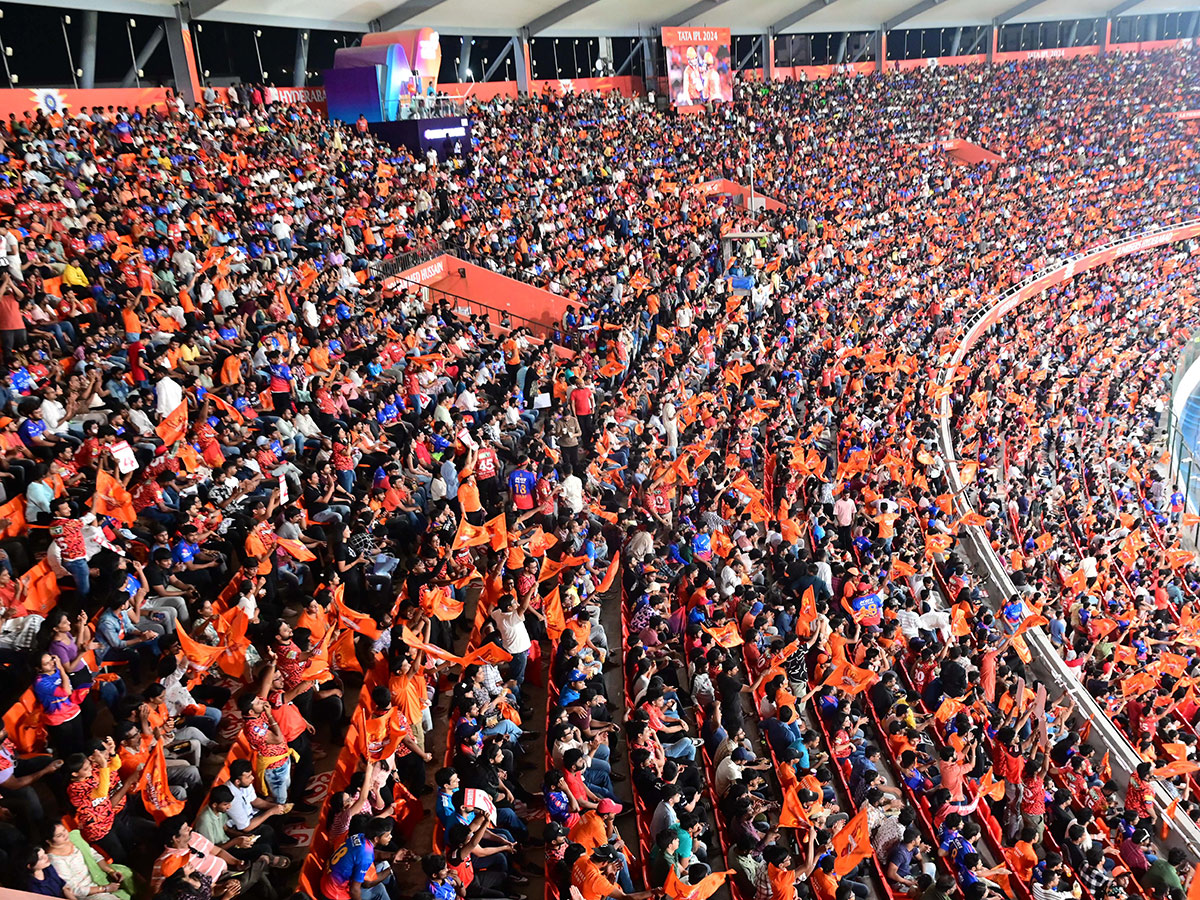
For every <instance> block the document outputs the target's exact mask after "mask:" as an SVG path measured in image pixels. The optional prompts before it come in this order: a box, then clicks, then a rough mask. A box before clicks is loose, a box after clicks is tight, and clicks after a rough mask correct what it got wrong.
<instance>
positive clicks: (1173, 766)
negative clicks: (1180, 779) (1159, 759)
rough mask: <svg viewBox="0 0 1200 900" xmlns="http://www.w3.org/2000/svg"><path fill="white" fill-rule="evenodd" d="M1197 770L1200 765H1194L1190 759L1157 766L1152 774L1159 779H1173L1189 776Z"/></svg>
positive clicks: (1199, 768)
mask: <svg viewBox="0 0 1200 900" xmlns="http://www.w3.org/2000/svg"><path fill="white" fill-rule="evenodd" d="M1198 770H1200V763H1194V762H1192V761H1191V760H1190V759H1177V760H1175V761H1174V762H1169V763H1167V764H1166V765H1165V766H1159V767H1158V768H1157V769H1155V770H1154V774H1155V775H1156V776H1157V777H1159V778H1174V777H1175V776H1176V775H1190V774H1191V773H1192V772H1195V771H1198Z"/></svg>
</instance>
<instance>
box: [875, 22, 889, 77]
mask: <svg viewBox="0 0 1200 900" xmlns="http://www.w3.org/2000/svg"><path fill="white" fill-rule="evenodd" d="M886 68H887V32H886V31H884V30H883V28H882V26H881V27H880V29H879V30H878V31H876V32H875V71H876V72H882V71H883V70H884V69H886Z"/></svg>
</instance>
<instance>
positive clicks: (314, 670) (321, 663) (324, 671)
mask: <svg viewBox="0 0 1200 900" xmlns="http://www.w3.org/2000/svg"><path fill="white" fill-rule="evenodd" d="M336 633H337V629H336V628H330V629H329V630H327V631H326V632H325V636H324V637H323V638H321V643H319V644H318V645H317V648H316V649H315V650H314V651H313V653H312V655H311V656H310V657H309V658H308V659H307V660H306V661H305V663H304V669H303V671H301V672H300V677H301V678H302V679H304V680H305V681H328V680H329V678H330V677H331V676H332V675H333V671H332V669H333V659H332V657H331V656H330V654H329V648H330V646H331V645H332V644H333V636H334V634H336ZM352 633H353V632H350V631H346V634H352Z"/></svg>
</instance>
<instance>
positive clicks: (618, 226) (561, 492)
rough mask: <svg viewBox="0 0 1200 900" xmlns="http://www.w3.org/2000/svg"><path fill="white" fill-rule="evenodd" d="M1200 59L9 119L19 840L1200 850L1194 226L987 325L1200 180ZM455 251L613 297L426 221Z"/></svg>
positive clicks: (191, 871) (329, 860) (386, 859)
mask: <svg viewBox="0 0 1200 900" xmlns="http://www.w3.org/2000/svg"><path fill="white" fill-rule="evenodd" d="M1198 66H1200V63H1198V61H1197V56H1196V55H1195V53H1194V52H1192V51H1190V50H1185V51H1177V52H1176V51H1172V52H1164V53H1147V54H1140V55H1136V56H1129V57H1124V56H1110V57H1107V58H1079V59H1073V60H1054V61H1037V62H1028V63H1013V64H1007V65H1003V66H995V67H990V68H985V67H982V66H968V67H961V68H950V67H940V68H937V69H929V70H923V69H918V70H912V71H908V72H897V73H888V74H885V75H881V76H872V77H858V78H841V77H836V78H831V79H827V80H824V81H820V82H813V83H800V84H797V83H781V84H774V85H739V86H738V88H737V92H736V96H735V100H734V102H732V103H730V104H725V105H723V106H721V107H719V108H717V109H714V110H710V111H707V112H705V113H703V114H700V115H694V116H677V115H675V114H674V113H672V112H659V111H656V110H654V109H653V108H652V107H650V106H648V105H645V104H642V103H639V102H636V101H630V100H627V99H623V98H620V97H617V96H599V95H581V96H576V95H573V94H568V95H566V96H547V97H542V98H535V99H533V100H528V101H526V100H521V101H515V100H506V99H499V100H495V101H492V102H490V103H486V104H476V105H475V106H473V107H472V109H471V110H470V113H471V115H472V118H473V120H474V132H475V134H476V140H475V142H474V146H473V148H472V150H473V152H472V154H471V155H470V156H469V157H464V158H458V159H452V160H449V161H440V162H439V161H438V160H437V159H436V158H435V157H434V156H431V157H412V156H410V155H408V154H407V153H405V152H403V151H398V150H395V149H393V148H390V147H387V146H386V145H384V144H382V143H379V142H377V141H376V140H375V139H374V138H372V137H371V136H369V135H365V134H361V133H359V132H357V131H356V130H352V129H346V128H344V127H342V126H340V125H337V124H332V123H329V122H325V121H322V120H320V119H318V118H316V117H315V116H314V115H312V114H310V113H309V112H306V111H305V110H304V109H302V108H296V107H289V106H286V105H282V104H278V103H274V104H264V103H262V102H259V101H261V99H262V94H261V93H259V94H257V95H256V94H255V93H254V92H253V91H246V92H241V93H239V94H236V95H235V96H236V98H237V102H236V103H234V104H233V105H228V104H227V105H224V106H208V107H203V106H201V107H197V108H194V109H191V108H186V107H184V108H182V109H180V107H179V106H175V105H173V106H170V107H166V108H154V109H149V110H145V109H137V110H126V109H102V108H98V107H97V108H94V109H87V108H81V109H78V110H74V109H72V110H68V111H66V112H65V113H64V112H59V113H54V114H50V115H46V114H42V113H38V114H36V115H32V114H31V115H27V116H24V117H14V118H13V119H11V120H10V122H9V123H8V128H7V132H6V134H5V135H3V136H2V144H3V146H0V178H2V179H3V184H2V185H0V217H2V218H3V223H4V237H3V241H4V243H3V246H2V247H0V255H2V256H3V260H2V262H0V265H2V266H3V271H2V273H0V365H2V369H3V375H4V379H3V382H2V383H0V406H2V407H3V408H2V409H0V415H2V419H0V441H2V446H0V490H3V496H2V498H0V499H2V504H0V529H2V530H3V535H2V537H0V605H2V606H3V610H4V612H3V621H2V624H0V662H2V663H3V664H4V665H5V666H6V667H7V669H8V672H9V674H10V675H11V676H12V677H10V678H7V679H5V681H4V685H5V688H6V690H7V696H6V697H5V705H6V708H7V712H6V713H5V714H4V715H3V735H2V738H3V743H0V810H3V812H2V813H0V866H3V875H0V880H2V881H3V883H4V884H5V885H8V886H12V887H16V888H20V889H24V890H30V891H33V892H35V893H38V894H43V895H48V896H59V897H64V898H68V900H73V898H77V897H83V896H96V895H108V894H111V895H114V896H116V897H119V898H122V900H128V898H131V897H135V896H139V895H140V896H156V897H159V896H162V897H169V898H187V900H193V898H199V900H209V898H214V897H215V898H230V897H233V896H236V895H239V894H246V895H254V896H261V897H264V898H268V900H270V898H273V897H276V896H290V895H291V894H292V893H293V892H294V891H300V892H303V894H304V895H306V896H309V897H314V898H315V897H325V898H328V900H348V898H353V900H363V898H367V900H383V898H391V900H399V898H400V897H405V898H407V897H413V896H416V897H420V898H422V900H425V898H426V897H432V898H435V900H457V898H460V897H461V898H495V900H500V898H512V900H523V898H524V897H525V896H527V895H528V894H529V892H530V891H535V890H536V891H540V890H541V889H542V884H544V885H545V891H546V896H547V897H558V898H559V900H568V898H573V900H601V898H606V897H609V898H615V900H641V898H647V897H650V896H654V897H656V898H659V897H662V896H664V895H665V896H667V897H670V898H672V900H706V898H708V897H710V896H713V895H714V894H718V892H728V893H729V894H730V895H731V896H734V897H736V898H740V900H801V898H805V900H807V898H812V900H849V898H852V897H854V898H860V900H861V898H867V897H880V896H883V897H891V898H900V897H908V898H921V900H944V898H951V897H956V898H957V897H961V898H964V900H981V898H989V897H1001V896H1003V897H1017V898H1022V900H1025V898H1034V900H1059V898H1062V900H1065V898H1066V897H1068V896H1072V897H1075V898H1081V897H1086V898H1089V900H1103V898H1117V897H1124V896H1139V897H1145V898H1148V900H1160V898H1171V900H1176V898H1185V897H1187V898H1192V900H1194V898H1195V897H1196V896H1197V894H1198V893H1200V880H1198V879H1196V878H1195V877H1194V875H1193V872H1192V865H1191V863H1192V860H1191V859H1190V858H1189V855H1188V852H1187V851H1186V850H1184V849H1183V847H1182V846H1181V845H1180V844H1179V842H1178V840H1177V838H1178V836H1177V835H1173V834H1172V831H1171V823H1172V822H1173V821H1175V820H1176V818H1177V816H1179V815H1181V814H1182V815H1185V816H1187V817H1190V818H1191V819H1192V820H1193V821H1196V820H1197V819H1198V818H1200V804H1198V803H1197V800H1196V796H1195V794H1196V791H1195V790H1194V787H1197V786H1200V782H1198V781H1197V772H1198V771H1200V760H1197V757H1196V744H1197V738H1196V732H1195V727H1194V726H1195V720H1196V717H1197V714H1198V713H1200V699H1198V697H1197V684H1198V682H1197V679H1198V678H1200V673H1198V672H1197V665H1198V663H1200V660H1198V658H1197V655H1198V648H1200V610H1198V609H1197V607H1196V606H1195V605H1194V604H1195V595H1196V593H1197V590H1198V582H1200V579H1198V577H1197V569H1196V565H1195V557H1194V555H1193V553H1192V551H1191V550H1190V548H1189V546H1188V545H1186V544H1185V543H1184V539H1185V538H1186V537H1187V532H1188V529H1193V528H1194V527H1195V526H1196V525H1197V524H1198V523H1200V515H1198V514H1197V513H1195V512H1194V511H1193V510H1191V509H1190V508H1189V507H1188V505H1187V499H1186V497H1185V494H1184V491H1183V489H1182V488H1181V487H1180V485H1179V483H1178V482H1177V480H1176V479H1175V477H1174V475H1173V474H1172V473H1173V471H1174V470H1173V468H1172V465H1171V463H1172V459H1171V456H1170V454H1169V453H1166V452H1165V450H1164V447H1165V442H1164V434H1163V429H1164V428H1165V427H1166V425H1167V415H1166V411H1167V409H1168V407H1169V405H1170V397H1171V387H1172V380H1173V375H1174V371H1175V366H1176V363H1177V360H1178V358H1179V356H1180V353H1181V350H1182V348H1183V346H1184V344H1186V342H1187V341H1188V340H1189V339H1190V337H1191V335H1192V333H1193V331H1194V329H1195V326H1196V322H1195V321H1194V319H1195V316H1196V312H1195V307H1196V305H1195V293H1196V290H1197V285H1196V279H1197V264H1196V262H1195V259H1194V254H1195V251H1196V249H1197V247H1196V244H1195V241H1175V242H1170V243H1166V244H1162V245H1160V246H1155V247H1148V248H1145V249H1143V251H1142V252H1139V253H1136V254H1131V255H1129V256H1128V257H1125V258H1123V259H1121V260H1118V261H1115V262H1111V263H1108V264H1106V265H1104V266H1100V267H1098V268H1095V269H1092V270H1089V271H1086V272H1080V273H1077V274H1074V275H1073V276H1072V277H1070V278H1068V279H1067V280H1065V281H1063V282H1061V283H1059V284H1057V285H1055V286H1054V287H1052V288H1050V289H1048V290H1047V291H1046V292H1044V293H1043V294H1041V295H1039V296H1037V297H1035V298H1030V299H1029V300H1028V301H1026V302H1025V303H1024V304H1023V305H1021V306H1020V307H1019V308H1018V309H1016V310H1014V311H1012V312H1011V313H1010V314H1008V315H1006V316H1005V317H1002V318H1001V319H1000V320H999V321H998V322H997V323H996V324H995V325H994V326H992V327H991V328H990V329H988V330H987V331H985V333H984V334H983V335H982V336H981V337H980V338H979V340H977V341H976V342H975V343H974V345H973V346H972V347H971V348H969V349H968V350H967V351H966V352H965V354H964V355H963V356H962V358H961V362H960V363H959V364H958V365H957V366H954V365H951V363H950V361H951V359H952V357H953V356H954V354H955V353H956V351H957V350H958V349H959V346H960V343H961V341H962V339H963V336H964V332H965V327H966V324H967V323H968V322H969V321H970V320H971V319H972V318H973V316H974V315H976V314H978V313H979V312H981V311H982V310H983V309H985V308H986V307H987V306H989V305H990V304H991V303H992V302H994V301H995V299H996V298H997V297H998V296H1000V295H1001V294H1002V293H1003V292H1004V291H1005V290H1006V289H1008V288H1009V287H1011V286H1012V285H1014V284H1017V283H1018V282H1020V281H1021V280H1022V279H1024V278H1026V277H1027V276H1029V275H1030V274H1032V273H1035V272H1038V271H1041V270H1043V269H1045V268H1047V267H1049V266H1051V265H1052V264H1053V262H1054V261H1055V260H1056V259H1059V258H1061V257H1065V256H1067V255H1070V254H1074V253H1077V252H1079V251H1081V250H1086V249H1088V248H1091V247H1095V246H1098V245H1100V244H1104V243H1107V242H1110V241H1113V240H1116V239H1121V238H1134V237H1136V236H1138V235H1139V234H1141V233H1143V232H1145V231H1147V230H1149V229H1151V228H1154V227H1158V226H1164V225H1175V224H1180V223H1184V222H1187V221H1189V220H1191V219H1193V218H1195V217H1196V215H1197V212H1198V210H1200V179H1197V177H1196V175H1197V172H1196V166H1197V162H1196V160H1197V158H1198V157H1197V153H1196V148H1195V134H1194V131H1192V130H1189V127H1188V126H1187V124H1186V122H1185V121H1178V120H1177V119H1176V118H1175V117H1174V116H1173V115H1172V114H1173V113H1176V112H1180V111H1184V110H1188V109H1191V108H1193V107H1196V106H1197V103H1198V98H1197V96H1196V95H1197V93H1198V87H1200V85H1198V83H1197V74H1198ZM256 97H257V98H258V99H257V100H256ZM749 122H754V123H756V125H757V127H756V128H755V129H748V128H747V127H746V125H747V124H748V123H749ZM747 135H750V137H749V140H750V141H753V142H754V148H753V154H754V155H753V159H754V165H753V168H751V166H750V165H749V163H750V158H751V156H750V154H751V149H750V147H749V146H748V144H747V137H746V136H747ZM948 137H968V138H969V139H971V140H973V141H975V142H977V143H979V144H980V145H982V146H986V147H987V148H988V149H989V150H992V151H993V152H995V153H996V154H997V155H998V156H999V157H1000V159H999V161H998V162H984V163H979V164H962V163H960V162H957V161H955V160H953V159H952V158H951V157H949V156H948V155H946V154H944V153H943V152H942V150H941V148H940V145H939V142H940V141H942V140H944V139H946V138H948ZM714 178H730V179H732V180H735V181H739V182H741V183H748V182H749V181H750V179H751V178H753V179H754V182H755V189H756V190H759V191H761V192H762V193H763V194H764V195H767V196H770V197H772V198H774V199H777V200H779V201H780V203H781V204H782V208H778V209H772V210H763V211H755V212H751V211H748V210H746V209H744V208H741V207H737V206H733V205H731V204H730V203H729V202H728V201H721V200H718V199H714V198H705V197H704V196H702V195H701V194H699V193H698V192H695V191H693V190H691V186H692V185H694V184H696V183H699V182H702V181H707V180H710V179H714ZM742 231H754V232H756V233H761V234H762V235H764V236H763V237H761V238H760V239H758V240H756V241H753V242H742V243H738V244H735V250H734V253H733V255H732V257H731V258H730V259H726V257H725V255H724V253H723V248H722V237H723V236H725V235H728V234H730V233H732V232H742ZM446 251H449V252H453V253H456V254H459V255H461V256H462V257H464V258H468V259H470V260H472V261H473V262H475V263H477V264H479V265H483V266H486V267H488V268H490V269H492V270H494V271H495V272H497V273H499V274H502V275H506V276H508V277H510V278H513V279H516V280H519V281H522V282H526V283H528V284H531V285H533V286H535V287H539V288H542V289H544V290H546V291H548V292H550V293H552V294H555V295H557V296H558V298H560V299H561V300H562V301H563V304H564V307H565V309H566V312H565V314H564V315H563V316H562V317H561V318H560V319H556V320H555V321H554V322H553V323H547V322H541V323H539V322H518V323H515V324H514V323H513V322H512V321H510V319H509V317H508V316H507V315H506V314H504V313H502V312H500V310H501V309H502V308H503V307H504V299H505V298H503V297H496V298H494V299H495V301H496V302H495V304H494V306H495V309H494V310H490V311H485V312H482V313H480V312H476V313H465V312H463V311H462V310H459V309H456V308H454V304H453V301H452V300H450V299H445V298H441V297H439V296H438V295H435V294H429V293H427V292H424V291H423V290H421V288H420V287H419V286H418V285H415V284H414V283H411V282H408V281H406V280H404V279H403V278H397V277H395V276H394V272H395V271H397V270H398V268H397V265H395V263H398V261H400V260H407V259H412V258H415V257H421V256H422V255H433V254H436V253H441V252H446ZM735 275H737V276H743V275H751V276H752V277H753V279H754V280H755V281H756V283H757V285H758V286H759V287H760V288H769V292H768V293H769V299H768V300H767V301H766V302H761V301H760V300H752V299H751V298H748V297H744V296H741V295H740V294H738V293H735V292H734V291H733V290H732V288H731V283H732V279H731V276H735ZM758 296H759V297H760V298H761V296H762V293H761V292H760V293H759V294H758ZM475 299H477V300H479V299H480V298H475ZM476 308H477V309H478V308H479V307H476ZM944 371H946V372H948V375H949V377H948V378H941V377H939V375H940V374H941V373H943V372H944ZM947 417H948V418H947ZM943 424H948V426H949V431H950V435H951V439H952V443H951V446H950V447H945V446H942V445H941V444H939V440H938V433H939V429H940V428H941V427H942V425H943ZM947 451H950V452H949V453H948V452H947ZM950 467H953V468H954V469H955V470H956V472H957V479H953V478H952V477H951V472H950V471H949V469H950ZM956 482H957V484H958V485H961V487H957V488H956V487H954V486H953V485H954V484H955V483H956ZM965 529H977V530H979V531H980V533H982V534H983V535H984V537H985V538H986V541H987V542H990V544H991V548H992V551H993V552H994V553H995V554H996V555H997V557H998V558H999V559H1000V560H1001V561H1002V562H1003V564H1004V567H1005V568H1006V570H1007V572H1008V575H1009V581H1010V582H1011V585H1012V586H1013V592H1012V594H1011V595H1009V596H997V595H996V593H995V589H994V587H989V585H988V584H987V583H986V581H985V579H984V578H983V577H982V575H981V573H980V572H977V571H975V570H974V569H973V568H972V566H971V565H970V564H969V562H968V560H967V558H966V554H964V553H963V552H962V549H963V548H962V538H963V536H964V531H965ZM1032 629H1039V630H1040V631H1041V632H1043V633H1044V634H1045V635H1046V636H1047V637H1048V639H1049V641H1050V643H1051V645H1052V646H1053V647H1054V649H1055V651H1056V652H1058V653H1060V654H1061V655H1062V658H1063V661H1064V662H1065V664H1066V666H1067V668H1068V669H1069V670H1070V671H1071V672H1072V673H1073V675H1074V676H1075V677H1076V678H1077V679H1078V684H1077V685H1072V686H1070V688H1071V689H1067V687H1068V686H1065V685H1063V684H1058V683H1046V682H1044V681H1042V680H1039V678H1038V676H1037V672H1038V671H1043V669H1041V668H1039V666H1038V665H1037V662H1038V661H1036V660H1035V659H1034V650H1033V649H1032V648H1031V646H1030V644H1031V641H1030V640H1029V639H1028V638H1029V632H1030V631H1031V630H1032ZM1083 693H1086V694H1089V695H1090V696H1091V697H1092V698H1094V699H1095V700H1096V701H1097V702H1098V703H1099V704H1100V706H1101V708H1102V709H1103V710H1104V714H1105V715H1107V716H1108V717H1109V718H1110V719H1111V720H1112V722H1113V723H1114V724H1115V725H1116V727H1117V728H1119V729H1120V731H1121V732H1122V734H1123V735H1124V736H1125V738H1126V739H1127V740H1128V741H1129V743H1130V744H1131V746H1132V747H1133V748H1134V750H1135V752H1136V753H1137V754H1138V756H1139V757H1140V759H1141V760H1142V762H1141V764H1140V765H1139V766H1138V767H1137V768H1136V770H1135V771H1134V772H1132V773H1129V775H1128V778H1127V779H1126V778H1125V777H1123V775H1120V774H1118V776H1117V777H1114V772H1113V771H1112V769H1113V767H1112V763H1111V758H1110V753H1109V751H1108V750H1107V749H1106V748H1105V747H1103V746H1102V745H1101V744H1100V743H1099V742H1098V741H1097V735H1096V734H1094V733H1093V732H1096V731H1097V729H1096V728H1095V724H1094V722H1093V721H1091V720H1090V719H1089V717H1088V715H1086V714H1085V713H1084V712H1083V711H1082V710H1081V709H1080V708H1079V703H1078V700H1077V699H1075V698H1076V697H1078V696H1082V694H1083ZM1089 740H1091V741H1092V742H1091V743H1089ZM1164 792H1165V793H1164ZM1159 796H1167V797H1168V798H1169V803H1170V806H1169V808H1167V809H1163V808H1161V804H1158V805H1156V799H1155V798H1156V797H1159Z"/></svg>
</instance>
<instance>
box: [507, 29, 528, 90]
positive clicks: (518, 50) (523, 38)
mask: <svg viewBox="0 0 1200 900" xmlns="http://www.w3.org/2000/svg"><path fill="white" fill-rule="evenodd" d="M512 52H513V68H514V69H516V71H517V93H518V94H520V95H521V96H522V97H528V96H529V92H530V89H531V88H532V86H533V74H532V69H533V66H532V65H531V64H530V61H529V59H530V56H529V29H528V28H522V29H521V34H520V35H519V36H518V37H515V38H513V39H512Z"/></svg>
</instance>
